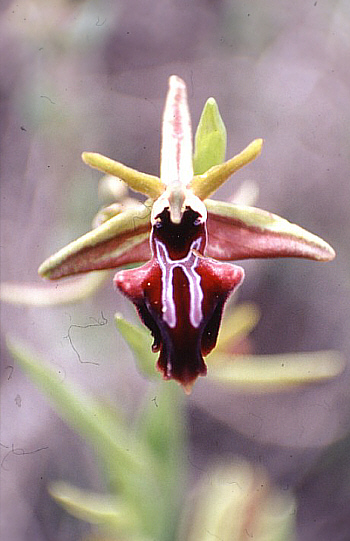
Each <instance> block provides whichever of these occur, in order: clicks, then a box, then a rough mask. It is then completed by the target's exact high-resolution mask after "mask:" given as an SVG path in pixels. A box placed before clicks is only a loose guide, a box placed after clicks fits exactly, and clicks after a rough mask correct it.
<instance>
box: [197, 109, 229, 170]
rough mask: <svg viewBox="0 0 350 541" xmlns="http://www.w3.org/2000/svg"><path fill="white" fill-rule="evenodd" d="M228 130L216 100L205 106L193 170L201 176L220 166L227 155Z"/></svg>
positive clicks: (200, 122) (198, 132) (198, 131)
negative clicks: (215, 166)
mask: <svg viewBox="0 0 350 541" xmlns="http://www.w3.org/2000/svg"><path fill="white" fill-rule="evenodd" d="M226 140H227V134H226V128H225V124H224V123H223V121H222V118H221V116H220V112H219V108H218V106H217V103H216V101H215V99H214V98H209V99H208V100H207V102H206V104H205V106H204V109H203V112H202V115H201V118H200V120H199V124H198V128H197V131H196V135H195V150H194V156H193V169H194V173H195V175H201V174H203V173H205V172H206V171H208V169H210V168H211V167H214V165H219V164H220V163H222V162H223V161H224V159H225V154H226Z"/></svg>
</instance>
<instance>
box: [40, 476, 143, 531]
mask: <svg viewBox="0 0 350 541" xmlns="http://www.w3.org/2000/svg"><path fill="white" fill-rule="evenodd" d="M49 492H50V494H51V496H52V497H53V498H54V499H55V500H56V501H57V502H58V503H59V504H60V505H61V506H62V507H64V508H65V509H66V511H68V513H70V514H71V515H73V516H74V517H77V518H79V519H81V520H85V521H86V522H89V523H90V524H99V525H100V526H104V527H107V528H111V529H113V530H117V531H123V532H124V533H128V534H130V533H133V532H136V531H137V530H138V529H139V527H140V525H139V521H138V517H137V514H136V513H135V511H134V510H133V509H131V508H130V506H128V505H127V504H126V503H125V502H124V501H121V500H120V498H116V497H113V496H106V495H104V494H96V493H93V492H87V491H85V490H81V489H79V488H76V487H74V486H72V485H70V484H68V483H64V482H56V483H51V484H50V486H49Z"/></svg>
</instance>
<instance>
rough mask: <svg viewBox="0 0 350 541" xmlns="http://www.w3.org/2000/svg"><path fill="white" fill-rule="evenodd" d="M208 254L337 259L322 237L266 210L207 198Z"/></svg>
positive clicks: (241, 257)
mask: <svg viewBox="0 0 350 541" xmlns="http://www.w3.org/2000/svg"><path fill="white" fill-rule="evenodd" d="M205 205H206V207H207V210H208V246H207V251H206V253H207V255H208V256H210V257H213V258H216V259H219V260H221V261H222V260H224V261H225V260H226V261H231V260H236V259H247V258H264V257H304V258H308V259H315V260H317V261H330V260H331V259H333V258H334V256H335V252H334V250H333V248H332V247H331V246H330V245H329V244H328V243H327V242H325V241H324V240H323V239H321V238H320V237H317V236H316V235H314V234H312V233H310V232H309V231H307V230H306V229H303V228H302V227H299V226H298V225H296V224H292V223H290V222H288V220H285V219H284V218H281V217H280V216H277V215H276V214H272V213H271V212H267V211H266V210H262V209H258V208H255V207H247V206H244V205H235V204H234V203H225V202H223V201H214V200H212V199H207V200H206V201H205Z"/></svg>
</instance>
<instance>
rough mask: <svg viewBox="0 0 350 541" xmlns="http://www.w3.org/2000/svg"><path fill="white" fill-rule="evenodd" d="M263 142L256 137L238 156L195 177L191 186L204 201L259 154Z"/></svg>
mask: <svg viewBox="0 0 350 541" xmlns="http://www.w3.org/2000/svg"><path fill="white" fill-rule="evenodd" d="M262 144H263V140H262V139H255V140H254V141H253V142H252V143H250V145H248V146H247V147H246V148H245V149H244V150H242V152H240V153H239V154H237V156H234V157H233V158H231V159H230V160H228V161H227V162H224V163H222V164H220V165H215V166H214V167H212V168H211V169H209V171H206V172H205V173H203V174H202V175H196V176H195V177H193V180H192V182H191V183H190V185H189V188H191V189H192V190H193V193H194V194H195V195H197V197H199V198H200V199H202V201H203V200H204V199H206V198H207V197H209V196H210V195H211V194H212V193H214V192H215V191H216V190H217V189H218V188H220V186H221V185H222V184H224V182H226V180H227V179H229V178H230V176H231V175H233V173H235V172H236V171H238V169H240V168H241V167H243V166H244V165H247V164H248V163H250V162H251V161H252V160H254V159H255V158H256V157H257V156H259V154H260V152H261V147H262Z"/></svg>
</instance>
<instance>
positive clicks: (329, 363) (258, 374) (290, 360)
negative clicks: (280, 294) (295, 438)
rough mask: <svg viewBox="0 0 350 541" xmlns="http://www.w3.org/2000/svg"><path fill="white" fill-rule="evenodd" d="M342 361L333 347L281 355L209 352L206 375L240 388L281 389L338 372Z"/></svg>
mask: <svg viewBox="0 0 350 541" xmlns="http://www.w3.org/2000/svg"><path fill="white" fill-rule="evenodd" d="M344 368H345V361H344V359H343V357H342V356H341V354H340V353H338V352H336V351H319V352H312V353H288V354H283V355H282V354H281V355H254V356H248V355H228V354H224V353H221V352H215V353H213V355H211V358H210V365H209V370H208V376H209V378H210V379H213V380H215V381H217V382H219V383H222V384H225V385H232V386H235V387H239V388H241V389H242V390H243V391H249V390H251V391H253V392H257V391H259V390H260V391H261V392H266V391H280V390H281V389H283V388H286V387H287V388H288V387H293V386H298V385H305V384H311V383H317V382H321V381H324V380H327V379H330V378H334V377H336V376H339V374H341V373H342V372H343V370H344Z"/></svg>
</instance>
